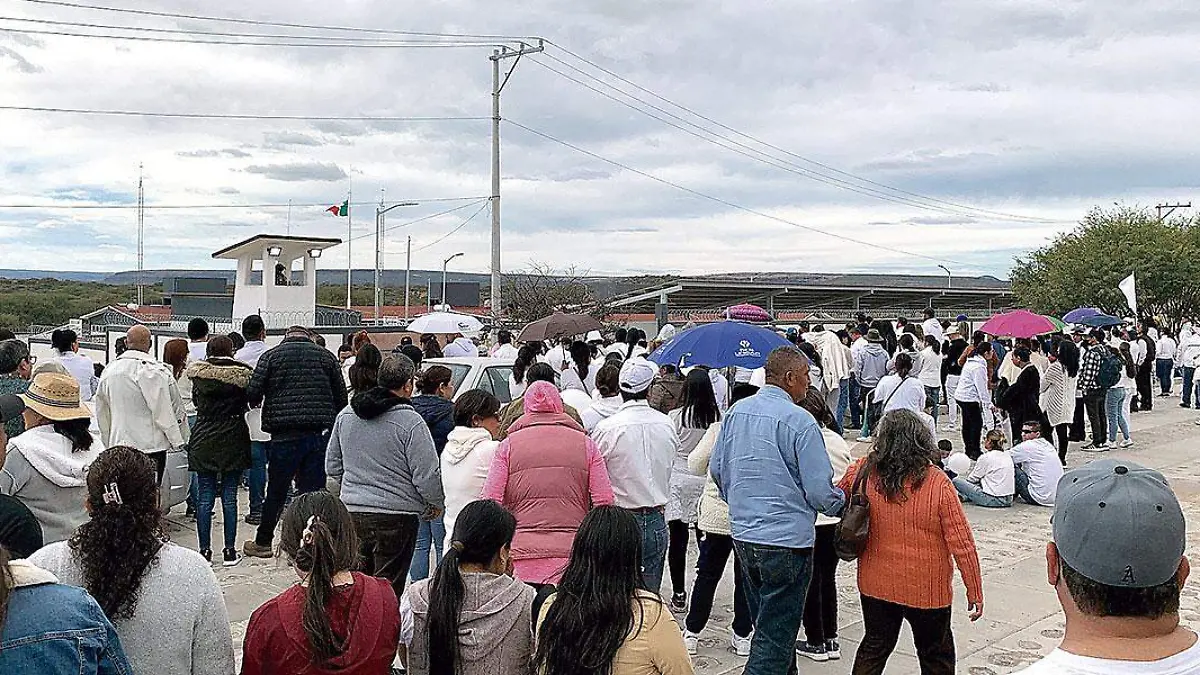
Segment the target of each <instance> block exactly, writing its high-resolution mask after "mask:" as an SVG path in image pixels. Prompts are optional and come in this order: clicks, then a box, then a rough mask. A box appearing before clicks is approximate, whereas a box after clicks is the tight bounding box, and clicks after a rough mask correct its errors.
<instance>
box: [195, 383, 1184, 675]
mask: <svg viewBox="0 0 1200 675" xmlns="http://www.w3.org/2000/svg"><path fill="white" fill-rule="evenodd" d="M1155 403H1156V404H1157V406H1158V407H1157V408H1156V410H1155V411H1154V412H1152V413H1136V414H1134V416H1133V433H1134V440H1135V442H1136V445H1135V446H1134V447H1133V448H1131V449H1129V450H1126V451H1120V452H1113V453H1111V454H1112V455H1114V456H1117V457H1128V458H1130V459H1132V460H1133V461H1137V462H1139V463H1142V464H1145V465H1148V466H1151V467H1154V468H1157V469H1159V470H1161V471H1163V472H1164V473H1165V474H1166V476H1167V478H1168V479H1169V480H1170V481H1171V483H1172V485H1173V486H1174V488H1175V490H1176V492H1177V493H1178V494H1179V497H1180V501H1181V502H1183V506H1184V512H1185V514H1186V515H1187V517H1188V519H1189V521H1190V522H1194V520H1195V519H1196V518H1197V517H1200V452H1197V450H1200V447H1198V446H1200V443H1197V441H1198V440H1200V427H1197V426H1195V425H1194V424H1192V422H1193V420H1194V419H1195V418H1196V414H1195V412H1194V411H1190V410H1182V409H1180V408H1179V407H1178V405H1177V399H1155ZM958 445H959V443H958V442H957V441H956V447H957V446H958ZM1078 445H1079V444H1072V453H1071V454H1070V455H1069V456H1068V462H1069V464H1070V465H1071V466H1078V465H1079V464H1081V463H1083V462H1086V461H1088V460H1090V459H1092V458H1093V457H1095V456H1094V455H1089V454H1086V453H1082V452H1075V451H1074V448H1077V447H1078ZM863 452H865V447H859V448H856V454H861V453H863ZM244 499H245V493H244V492H243V506H242V509H243V511H242V512H243V514H244V513H245V501H244ZM176 510H177V511H178V510H179V509H176ZM967 514H968V516H969V517H970V520H971V524H972V527H973V529H974V532H975V538H976V541H977V542H978V547H979V555H980V560H981V563H982V566H983V580H984V608H985V614H984V617H983V618H982V619H980V621H979V622H977V623H975V624H971V623H970V622H968V621H967V619H966V611H965V605H966V600H965V592H964V591H963V590H962V587H961V584H958V588H959V590H958V591H957V598H958V600H957V601H956V602H957V604H956V606H955V607H954V612H955V622H954V635H955V641H956V643H957V646H958V654H959V664H960V667H959V672H963V673H969V674H970V675H1001V674H1003V673H1010V672H1013V671H1015V670H1019V669H1020V668H1021V667H1022V666H1024V665H1027V664H1029V663H1032V662H1033V661H1036V660H1037V659H1038V658H1039V657H1040V656H1041V655H1043V654H1045V653H1046V652H1048V651H1050V650H1051V649H1053V648H1054V646H1055V645H1057V644H1058V641H1059V639H1060V638H1061V637H1062V631H1063V619H1062V612H1061V611H1060V609H1059V606H1058V601H1057V598H1056V596H1055V594H1054V590H1053V588H1051V587H1050V586H1049V585H1047V583H1046V571H1045V559H1044V556H1043V551H1044V547H1045V543H1046V541H1047V540H1048V539H1049V536H1050V511H1049V510H1048V509H1043V508H1036V507H1031V506H1025V505H1017V506H1015V507H1013V508H1012V509H1005V510H988V509H980V508H975V507H968V509H967ZM220 517H221V516H220V512H219V509H218V513H217V515H216V518H215V520H216V521H217V522H214V527H213V531H214V535H215V536H216V537H217V538H219V537H220V534H219V533H220V531H221V530H220V526H219V520H220ZM171 525H172V538H173V539H174V541H175V542H177V543H179V544H181V545H185V546H195V525H194V523H192V522H190V521H187V520H185V519H183V518H182V517H180V516H179V515H178V514H174V515H173V516H172V517H171ZM239 529H240V531H239V535H240V537H239V541H241V540H244V539H248V538H250V537H252V536H253V532H252V528H250V527H249V526H247V525H245V524H244V523H243V524H242V525H241V526H240V528H239ZM1198 547H1200V531H1196V530H1194V529H1193V530H1192V531H1190V532H1189V536H1188V548H1189V553H1190V554H1191V555H1192V556H1193V559H1196V557H1195V556H1196V550H1197V548H1198ZM694 553H695V552H694V551H693V556H694ZM216 569H217V577H218V579H219V580H220V582H221V585H222V587H223V588H224V590H225V601H226V604H227V606H228V609H229V618H230V621H231V627H232V630H233V634H234V642H235V646H236V649H237V651H238V654H239V661H240V654H241V641H242V637H243V635H244V633H245V626H246V621H247V620H248V619H249V617H250V613H251V612H253V611H254V609H255V608H257V607H258V606H259V605H261V604H262V603H263V602H265V601H266V600H267V599H269V598H271V597H272V596H274V595H276V594H278V593H279V592H280V591H282V590H283V589H285V588H287V587H288V586H289V585H291V584H292V583H294V582H295V579H296V577H295V574H294V573H293V572H292V570H291V569H290V568H288V567H287V566H286V565H284V564H283V563H280V562H276V561H267V560H255V559H248V560H245V561H243V562H242V564H241V565H239V566H238V567H235V568H232V569H225V568H221V567H217V568H216ZM729 574H730V572H729V571H727V572H726V576H727V577H728V576H729ZM690 583H691V582H690V579H689V584H690ZM666 584H667V586H668V588H667V589H666V590H667V592H668V593H669V590H670V589H669V584H670V582H669V581H668V582H666ZM838 590H839V594H840V603H839V604H840V608H839V617H840V619H839V623H840V625H841V643H842V652H843V658H842V660H841V661H834V662H828V663H824V664H816V663H812V662H810V661H807V660H805V661H803V662H802V663H801V664H800V667H801V670H802V671H804V672H814V673H818V672H819V673H822V674H826V675H840V674H842V673H848V672H850V665H851V663H852V661H853V657H854V650H855V649H856V648H857V644H858V641H859V639H860V638H861V636H862V616H861V613H860V610H859V603H858V595H857V591H856V589H855V585H854V566H853V565H847V564H843V565H841V566H840V567H839V579H838ZM689 591H690V586H689ZM716 605H717V606H716V607H715V608H714V612H713V617H712V620H711V621H710V622H709V626H708V628H707V629H706V630H705V632H704V634H703V635H704V637H703V638H702V639H701V646H700V653H699V654H698V655H697V656H696V658H695V666H696V672H697V673H704V674H722V673H740V672H741V669H742V664H743V659H740V658H738V657H737V656H735V655H734V654H733V653H732V651H730V649H729V628H728V626H729V624H730V621H731V620H732V582H731V581H730V580H729V579H728V578H727V580H726V583H724V584H723V585H722V587H721V589H720V590H719V592H718V597H717V603H716ZM1183 620H1184V622H1185V623H1187V624H1188V625H1190V626H1192V627H1193V628H1200V584H1195V583H1193V585H1192V586H1191V587H1190V588H1187V589H1185V590H1184V600H1183ZM888 672H889V673H898V674H900V673H916V672H918V668H917V661H916V656H915V652H914V650H913V647H912V639H911V635H910V634H909V633H908V632H907V630H905V632H904V633H903V634H902V635H901V638H900V644H899V646H898V647H897V650H896V653H895V654H894V655H893V656H892V659H891V661H890V662H889V667H888Z"/></svg>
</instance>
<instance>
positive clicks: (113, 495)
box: [104, 483, 125, 506]
mask: <svg viewBox="0 0 1200 675" xmlns="http://www.w3.org/2000/svg"><path fill="white" fill-rule="evenodd" d="M104 503H105V504H116V505H117V506H120V505H121V504H124V503H125V502H124V501H122V500H121V490H120V488H118V487H117V484H116V483H109V484H108V485H106V486H104Z"/></svg>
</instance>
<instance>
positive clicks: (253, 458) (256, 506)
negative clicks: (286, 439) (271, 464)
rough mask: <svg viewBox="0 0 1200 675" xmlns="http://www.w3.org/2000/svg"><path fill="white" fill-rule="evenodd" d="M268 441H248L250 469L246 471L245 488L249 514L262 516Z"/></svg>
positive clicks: (268, 450) (265, 489) (269, 446)
mask: <svg viewBox="0 0 1200 675" xmlns="http://www.w3.org/2000/svg"><path fill="white" fill-rule="evenodd" d="M270 452H271V442H270V441H250V468H249V469H246V486H247V487H249V488H250V513H254V514H257V515H260V516H261V515H262V510H263V500H264V499H265V498H266V491H267V454H268V453H270Z"/></svg>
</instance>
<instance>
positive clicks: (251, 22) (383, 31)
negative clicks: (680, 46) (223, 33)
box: [23, 0, 538, 42]
mask: <svg viewBox="0 0 1200 675" xmlns="http://www.w3.org/2000/svg"><path fill="white" fill-rule="evenodd" d="M23 1H24V2H28V3H32V4H37V5H53V6H56V7H70V8H73V9H85V10H92V11H98V12H115V13H120V14H137V15H141V16H155V17H161V18H168V19H187V20H190V21H216V22H221V23H235V24H242V25H246V26H271V27H275V28H300V29H304V30H319V31H338V32H350V33H373V34H376V35H411V36H417V37H443V38H469V39H479V40H503V41H508V42H517V41H520V40H531V41H532V40H537V39H538V38H537V36H517V35H486V34H478V33H439V32H430V31H411V30H395V29H390V28H360V27H354V26H318V25H313V24H303V23H287V22H282V21H260V20H256V19H240V18H234V17H219V16H204V15H197V14H180V13H176V12H160V11H152V10H145V9H130V8H126V7H105V6H101V5H88V4H84V3H76V2H64V1H62V0H23Z"/></svg>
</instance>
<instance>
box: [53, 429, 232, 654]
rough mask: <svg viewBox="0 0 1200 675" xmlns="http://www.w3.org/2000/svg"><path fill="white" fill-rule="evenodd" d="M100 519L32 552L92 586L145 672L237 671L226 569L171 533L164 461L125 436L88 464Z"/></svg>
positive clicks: (91, 497)
mask: <svg viewBox="0 0 1200 675" xmlns="http://www.w3.org/2000/svg"><path fill="white" fill-rule="evenodd" d="M86 501H87V508H88V511H89V512H90V515H91V519H90V520H88V521H87V522H86V523H84V524H83V525H80V526H79V530H78V531H76V532H75V535H74V536H73V537H71V540H70V541H69V542H66V541H62V542H58V543H56V544H50V545H49V546H47V547H46V548H43V549H42V550H40V551H38V552H37V553H35V554H33V555H32V556H31V557H30V559H29V560H30V562H32V563H33V564H34V565H37V566H38V567H40V568H42V569H44V570H47V571H48V572H51V573H52V574H54V575H55V576H56V577H58V578H59V579H60V580H61V581H62V582H63V583H66V584H71V585H72V586H80V587H82V588H84V589H86V590H87V592H88V593H90V594H91V595H92V597H94V598H96V601H97V602H98V603H100V607H101V608H102V609H103V610H104V614H105V615H106V616H108V618H109V619H110V620H111V621H112V623H113V625H114V626H115V627H116V630H117V635H119V636H120V637H121V644H122V645H123V646H124V647H125V653H126V655H127V656H128V657H129V662H130V663H131V664H132V665H133V670H132V672H135V673H191V674H192V675H200V674H202V673H203V674H204V675H228V674H229V673H232V672H233V665H234V663H233V639H232V637H231V636H230V633H229V615H228V614H227V613H226V611H225V598H224V596H223V595H222V594H221V587H220V585H219V584H218V583H217V577H216V576H215V575H214V574H213V571H212V567H211V566H210V565H209V563H208V561H207V560H205V559H204V558H202V557H200V554H198V553H196V552H195V551H192V550H189V549H186V548H183V547H182V546H176V545H175V544H172V543H171V542H169V541H168V540H167V535H166V533H165V532H164V529H163V526H164V521H163V514H162V509H161V508H160V506H159V491H158V482H157V481H156V480H155V479H154V464H153V463H151V462H150V461H149V460H147V458H146V457H145V456H144V455H143V454H142V453H141V452H139V451H138V450H135V449H133V448H128V447H124V446H117V447H113V448H109V449H108V450H105V451H104V452H102V453H100V457H99V458H97V459H96V461H95V462H93V463H92V465H91V468H90V469H89V470H88V474H87V498H86Z"/></svg>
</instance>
